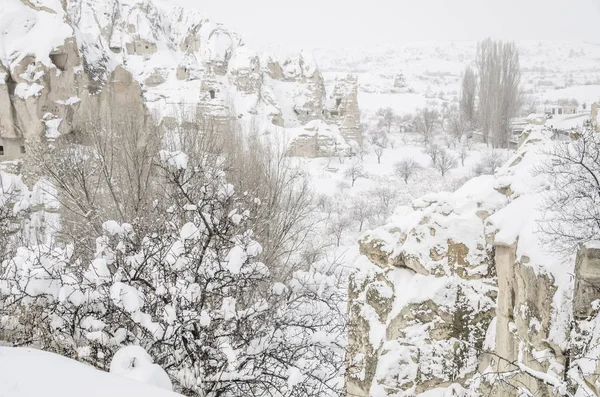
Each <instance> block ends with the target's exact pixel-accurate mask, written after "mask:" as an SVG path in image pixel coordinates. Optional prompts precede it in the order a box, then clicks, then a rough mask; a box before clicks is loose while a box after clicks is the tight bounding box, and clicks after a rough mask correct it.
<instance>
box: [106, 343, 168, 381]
mask: <svg viewBox="0 0 600 397" xmlns="http://www.w3.org/2000/svg"><path fill="white" fill-rule="evenodd" d="M110 373H111V374H115V375H121V376H124V377H126V378H129V379H133V380H136V381H138V382H141V383H145V384H148V385H153V386H156V387H160V388H162V389H166V390H173V385H172V384H171V380H170V379H169V375H167V373H166V372H165V370H164V369H162V368H161V367H160V366H159V365H157V364H154V360H153V359H152V357H151V356H150V355H149V354H148V353H147V352H146V350H144V348H142V347H140V346H127V347H123V348H121V349H119V350H118V351H117V352H116V353H115V355H114V356H113V358H112V361H111V362H110Z"/></svg>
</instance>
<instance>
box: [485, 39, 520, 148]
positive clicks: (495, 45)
mask: <svg viewBox="0 0 600 397" xmlns="http://www.w3.org/2000/svg"><path fill="white" fill-rule="evenodd" d="M476 62H477V67H478V72H479V123H480V127H481V128H482V131H483V138H484V141H485V142H486V143H488V142H490V134H492V135H491V138H492V139H491V143H492V144H493V145H494V147H498V146H504V147H507V146H508V143H509V140H510V138H511V128H510V122H511V118H512V117H514V116H515V115H516V113H517V111H518V110H519V108H520V102H521V99H520V97H521V94H520V91H519V84H520V81H521V71H520V67H519V52H518V50H517V47H516V45H515V44H514V43H512V42H503V41H494V40H491V39H486V40H484V41H482V42H480V43H478V44H477V55H476Z"/></svg>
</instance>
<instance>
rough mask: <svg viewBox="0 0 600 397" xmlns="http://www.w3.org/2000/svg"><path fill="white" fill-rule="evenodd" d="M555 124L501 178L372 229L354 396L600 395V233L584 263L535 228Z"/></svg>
mask: <svg viewBox="0 0 600 397" xmlns="http://www.w3.org/2000/svg"><path fill="white" fill-rule="evenodd" d="M551 135H552V133H551V132H550V131H545V130H544V129H543V127H540V126H537V127H533V128H532V130H531V131H530V133H529V135H528V137H527V138H526V139H525V140H524V142H523V144H522V145H521V147H520V148H519V150H518V152H517V153H516V154H515V155H514V156H513V158H512V159H509V161H508V162H507V164H506V165H505V166H504V167H503V168H502V169H501V170H500V171H499V172H497V174H496V175H495V176H482V177H478V178H474V179H473V180H471V181H469V182H467V183H466V184H465V185H464V186H463V187H462V188H460V189H458V190H457V191H456V192H454V193H439V194H429V195H426V196H424V197H422V198H421V199H418V200H415V201H414V202H413V203H412V206H411V207H401V208H399V209H398V210H397V211H396V212H395V214H394V215H393V216H392V218H391V219H390V223H389V224H388V225H386V226H384V227H382V228H379V229H376V230H374V231H370V232H368V233H366V235H365V236H364V237H363V238H362V239H361V241H360V252H361V254H362V255H361V256H360V257H359V259H358V260H357V263H356V266H357V269H358V270H357V272H356V273H355V274H354V275H353V276H352V277H351V282H350V285H349V298H350V301H349V315H350V324H351V327H350V332H349V346H348V355H347V362H348V368H349V370H348V371H347V374H346V387H347V395H348V396H372V397H381V396H417V395H419V394H420V393H423V392H426V391H429V392H432V393H433V390H434V389H436V392H435V393H440V394H435V393H434V394H432V395H446V394H444V393H449V394H448V395H455V396H464V397H466V396H469V397H475V396H488V395H494V396H515V397H516V396H519V395H521V394H520V391H519V390H520V389H519V387H520V388H521V390H529V392H530V393H532V395H536V396H554V395H577V396H579V395H597V393H598V391H600V381H599V380H598V379H597V374H598V372H599V371H600V366H599V365H598V360H597V359H596V357H598V356H599V355H600V347H599V346H600V345H598V343H599V342H600V329H599V328H598V326H599V325H600V316H599V315H598V309H600V304H599V303H598V302H600V292H598V291H600V289H599V288H597V286H598V285H599V284H600V272H599V271H598V269H599V268H600V250H599V249H598V247H600V244H597V243H590V244H588V245H586V246H585V247H582V248H581V249H580V251H579V253H578V256H577V260H576V261H575V258H572V257H564V256H562V257H561V255H557V254H556V253H554V252H552V251H551V250H550V249H549V248H548V246H547V245H544V244H543V242H542V241H541V240H540V238H541V236H540V233H536V232H535V230H537V225H538V219H539V214H540V213H539V211H540V200H542V199H543V198H544V197H545V196H544V195H545V194H547V192H548V188H549V186H548V183H547V180H546V178H545V177H544V176H543V175H541V174H539V173H532V172H531V171H532V169H533V168H534V167H536V166H537V165H538V164H539V163H540V162H541V161H546V160H547V158H546V157H545V156H546V155H545V154H544V153H547V151H548V148H549V147H550V146H551V145H553V144H554V143H553V142H552V141H551V140H550V137H551ZM586 393H587V394H586ZM428 395H429V394H428Z"/></svg>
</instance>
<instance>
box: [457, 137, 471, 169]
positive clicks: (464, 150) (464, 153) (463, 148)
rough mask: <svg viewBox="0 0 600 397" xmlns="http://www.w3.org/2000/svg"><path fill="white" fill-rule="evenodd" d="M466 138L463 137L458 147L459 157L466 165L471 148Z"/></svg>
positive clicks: (461, 162) (463, 164)
mask: <svg viewBox="0 0 600 397" xmlns="http://www.w3.org/2000/svg"><path fill="white" fill-rule="evenodd" d="M465 141H466V139H463V140H462V141H461V143H460V146H459V147H458V157H459V158H460V164H461V165H462V166H463V167H464V166H465V160H466V159H467V157H469V148H468V147H467V143H466V142H465Z"/></svg>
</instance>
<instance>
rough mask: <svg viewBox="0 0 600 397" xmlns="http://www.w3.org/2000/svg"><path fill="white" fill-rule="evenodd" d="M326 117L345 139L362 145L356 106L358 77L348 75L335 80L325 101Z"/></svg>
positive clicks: (358, 113) (358, 112)
mask: <svg viewBox="0 0 600 397" xmlns="http://www.w3.org/2000/svg"><path fill="white" fill-rule="evenodd" d="M327 115H328V119H329V120H331V121H332V122H334V123H336V124H337V125H338V126H339V127H340V132H341V133H342V135H343V136H344V138H346V139H347V140H352V141H355V142H356V143H358V145H360V146H362V144H363V137H362V132H361V130H360V109H359V107H358V77H357V76H356V75H352V74H350V75H348V76H346V77H345V78H343V79H341V78H338V79H336V80H335V86H334V89H333V93H332V94H331V96H330V98H329V100H328V103H327Z"/></svg>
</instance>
